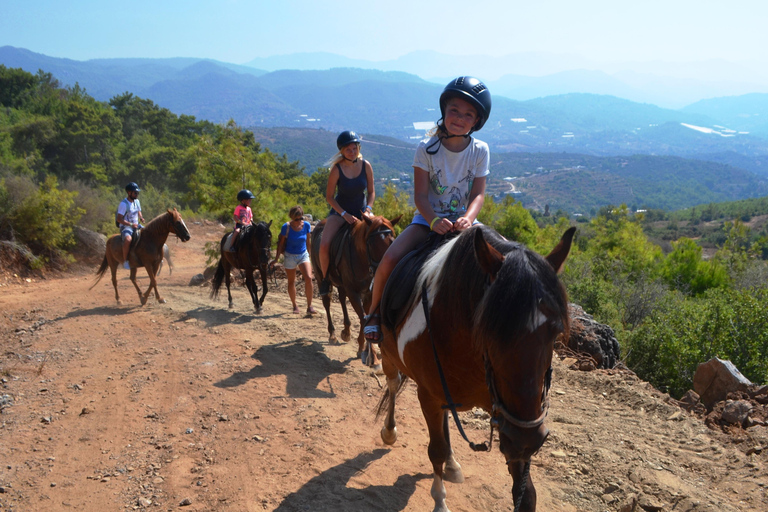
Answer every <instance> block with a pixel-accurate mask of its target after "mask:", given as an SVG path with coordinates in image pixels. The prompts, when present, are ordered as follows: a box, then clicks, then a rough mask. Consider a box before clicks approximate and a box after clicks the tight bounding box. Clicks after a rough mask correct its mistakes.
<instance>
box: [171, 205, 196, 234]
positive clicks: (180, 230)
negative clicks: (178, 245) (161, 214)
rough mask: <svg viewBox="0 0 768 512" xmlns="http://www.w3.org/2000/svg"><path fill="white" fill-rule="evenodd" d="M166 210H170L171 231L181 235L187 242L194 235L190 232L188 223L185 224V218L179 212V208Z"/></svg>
mask: <svg viewBox="0 0 768 512" xmlns="http://www.w3.org/2000/svg"><path fill="white" fill-rule="evenodd" d="M166 211H167V212H168V215H169V220H170V229H169V232H171V233H173V234H174V235H176V236H177V237H179V238H180V239H181V241H182V242H186V241H188V240H189V239H190V238H192V236H191V235H190V234H189V229H187V225H186V224H184V219H182V218H181V214H180V213H179V212H178V210H176V208H174V209H173V211H171V210H170V209H169V210H166Z"/></svg>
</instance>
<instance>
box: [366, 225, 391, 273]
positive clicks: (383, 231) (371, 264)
mask: <svg viewBox="0 0 768 512" xmlns="http://www.w3.org/2000/svg"><path fill="white" fill-rule="evenodd" d="M391 234H392V230H391V229H390V228H388V227H386V226H382V227H379V228H377V229H376V231H374V232H373V233H371V234H369V235H368V238H366V239H365V252H366V256H367V257H368V274H369V275H370V276H371V277H373V275H374V274H375V273H376V269H377V268H379V264H380V263H381V259H382V258H383V257H384V256H383V255H382V258H379V260H378V261H376V260H374V259H373V257H372V256H371V244H372V243H373V242H375V241H376V239H377V238H378V237H380V236H383V237H387V236H388V235H391Z"/></svg>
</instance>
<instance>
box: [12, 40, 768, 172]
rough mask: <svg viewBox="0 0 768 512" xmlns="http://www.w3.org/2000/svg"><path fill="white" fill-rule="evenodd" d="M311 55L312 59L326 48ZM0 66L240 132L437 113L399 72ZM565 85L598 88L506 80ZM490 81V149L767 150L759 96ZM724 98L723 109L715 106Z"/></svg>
mask: <svg viewBox="0 0 768 512" xmlns="http://www.w3.org/2000/svg"><path fill="white" fill-rule="evenodd" d="M311 55H312V56H313V57H314V59H315V62H317V61H318V59H319V57H318V55H322V54H311ZM416 56H418V57H419V60H423V61H429V60H430V58H432V59H433V60H435V61H440V60H441V59H443V57H445V56H442V55H441V54H436V53H434V52H432V53H428V52H422V53H419V54H409V55H408V56H405V57H403V58H402V59H398V61H399V62H400V63H401V64H402V65H405V64H404V63H407V61H408V59H410V58H415V57H416ZM325 57H328V56H325ZM296 58H297V59H298V57H296ZM328 58H330V57H328ZM516 58H521V56H516ZM462 59H463V58H462ZM462 59H460V60H462ZM485 59H486V60H488V59H489V60H488V62H492V61H494V59H493V58H491V57H487V58H485ZM496 60H498V59H496ZM296 62H297V63H298V60H297V61H296ZM0 63H2V64H4V65H6V66H11V67H21V68H23V69H25V70H27V71H30V72H33V73H34V72H36V71H37V70H38V69H44V70H45V71H50V72H52V73H53V74H54V76H56V77H57V78H58V79H59V80H60V81H62V82H63V83H64V84H68V85H73V84H74V83H75V82H77V83H79V84H80V85H81V86H82V87H84V88H85V89H86V91H87V92H88V93H89V94H91V95H92V96H93V97H95V98H96V99H98V100H102V101H107V100H109V99H110V98H111V97H113V96H115V95H117V94H122V93H124V92H126V91H129V92H132V93H134V94H136V95H137V96H140V97H145V98H148V99H151V100H153V101H154V102H156V103H157V104H159V105H160V106H163V107H166V108H169V109H170V110H171V111H173V112H175V113H177V114H188V115H194V116H196V117H198V118H201V119H206V120H209V121H213V122H220V123H225V122H227V121H229V120H230V119H233V120H235V121H236V122H237V123H238V124H240V125H241V126H245V127H275V126H284V127H289V128H322V129H325V130H329V131H331V132H338V131H341V130H345V129H355V130H357V131H361V132H365V133H370V134H378V135H382V136H388V137H395V138H397V139H400V140H403V141H409V140H414V139H418V138H420V137H422V136H423V135H424V133H425V128H424V126H428V125H430V124H431V123H434V122H435V121H437V119H438V118H439V117H440V113H439V110H438V108H437V107H438V105H437V103H438V102H437V98H438V96H439V94H440V91H441V90H442V87H443V86H442V84H441V83H435V82H431V81H427V80H424V79H422V78H419V77H418V76H416V75H414V74H409V73H406V72H403V71H386V70H380V69H361V68H349V67H343V68H333V69H329V70H304V71H302V70H288V69H282V70H278V71H272V72H262V71H258V70H255V69H253V68H249V67H247V66H236V65H232V64H225V63H221V62H216V61H211V60H204V59H99V60H95V61H86V62H79V61H73V60H69V59H55V58H51V57H46V56H44V55H40V54H35V53H33V52H29V51H27V50H21V49H17V48H12V47H3V48H0ZM261 63H262V64H264V63H266V62H261ZM563 82H568V83H571V84H572V85H571V86H570V87H569V88H570V89H574V90H590V89H592V90H598V91H600V92H602V93H605V94H591V93H568V94H558V95H546V96H544V97H539V96H537V97H535V98H533V99H528V100H526V101H519V100H514V99H510V98H507V97H504V95H503V94H502V93H503V92H504V91H505V89H504V88H505V87H506V88H507V89H506V90H507V91H508V93H509V94H513V93H515V91H517V93H519V94H522V93H525V94H528V95H530V94H533V93H534V91H535V90H536V89H540V90H543V91H544V92H545V93H549V92H556V91H559V90H561V89H559V87H560V85H558V84H562V83H563ZM489 86H490V87H493V88H495V89H492V91H500V92H494V94H493V112H492V115H491V119H490V120H489V122H488V123H487V124H486V126H485V127H484V128H483V131H482V135H481V136H482V138H483V139H484V140H486V141H488V142H490V143H491V144H492V146H493V148H494V151H526V152H536V151H546V152H563V151H565V152H569V153H586V154H592V155H622V154H624V155H626V154H636V153H644V154H656V155H679V156H686V157H696V156H698V155H701V154H715V153H716V154H723V155H728V154H738V155H744V156H753V155H762V154H768V141H767V140H766V139H764V138H761V137H757V136H755V134H757V135H766V136H768V134H767V133H766V132H768V127H766V126H767V125H763V124H762V119H766V120H768V117H767V116H765V115H763V116H762V117H760V116H754V117H744V115H745V114H744V113H747V114H750V115H751V114H754V113H762V112H763V111H764V110H765V108H766V107H765V105H764V97H763V96H761V95H748V96H745V97H743V98H741V99H740V100H735V99H732V100H729V101H730V103H734V106H732V107H731V106H728V107H727V108H726V106H725V105H730V103H729V102H728V101H721V100H711V101H710V102H702V103H700V104H697V105H692V106H691V107H690V108H687V109H683V110H671V109H664V108H660V107H657V106H655V105H652V104H647V103H638V102H632V101H629V100H626V99H621V98H619V97H618V96H619V95H622V94H626V95H628V94H631V93H632V89H631V88H629V87H624V86H622V85H621V82H618V81H616V80H615V79H614V78H613V77H611V76H608V75H605V74H603V73H599V72H584V71H569V72H564V73H560V74H559V75H558V77H557V80H554V81H552V82H548V77H540V78H536V79H534V78H530V77H527V78H526V77H521V76H512V75H507V76H504V77H502V78H500V79H499V80H498V82H493V83H491V84H489ZM563 90H567V89H563ZM607 93H613V94H610V95H609V94H607ZM719 104H722V105H724V106H723V107H722V108H715V107H713V106H712V105H719ZM752 104H754V105H752ZM737 107H738V108H737ZM745 109H747V110H745ZM749 109H751V110H749ZM739 132H751V133H750V134H747V133H739Z"/></svg>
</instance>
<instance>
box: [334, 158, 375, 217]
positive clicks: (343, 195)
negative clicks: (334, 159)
mask: <svg viewBox="0 0 768 512" xmlns="http://www.w3.org/2000/svg"><path fill="white" fill-rule="evenodd" d="M336 168H337V169H338V170H339V182H338V183H337V185H336V190H337V191H338V192H337V194H336V202H337V203H339V206H341V207H342V208H343V209H344V210H346V212H347V213H349V214H350V215H354V216H355V217H357V218H358V219H359V218H361V217H362V216H363V213H362V212H363V210H364V209H365V191H366V190H368V174H367V173H366V172H365V160H363V169H362V170H361V171H360V174H358V175H357V177H355V178H352V179H349V178H347V177H346V176H344V173H343V172H342V171H341V166H340V165H339V164H336ZM332 211H333V210H332Z"/></svg>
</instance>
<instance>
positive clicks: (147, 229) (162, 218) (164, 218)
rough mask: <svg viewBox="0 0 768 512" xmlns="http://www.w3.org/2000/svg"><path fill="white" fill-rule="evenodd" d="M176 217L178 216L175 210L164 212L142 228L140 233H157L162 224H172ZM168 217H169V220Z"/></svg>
mask: <svg viewBox="0 0 768 512" xmlns="http://www.w3.org/2000/svg"><path fill="white" fill-rule="evenodd" d="M177 215H179V214H178V212H176V210H170V209H169V210H166V211H164V212H163V213H161V214H160V215H158V216H157V217H155V218H154V219H152V220H151V221H149V222H147V225H146V226H144V228H142V231H143V232H144V233H151V234H155V233H158V232H159V231H160V229H161V228H160V227H161V226H162V225H163V222H172V221H173V219H175V218H176V216H177ZM168 217H170V219H169V218H168Z"/></svg>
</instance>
